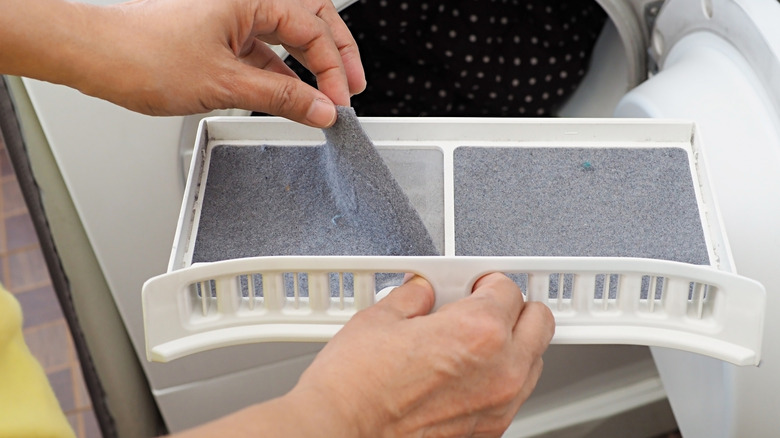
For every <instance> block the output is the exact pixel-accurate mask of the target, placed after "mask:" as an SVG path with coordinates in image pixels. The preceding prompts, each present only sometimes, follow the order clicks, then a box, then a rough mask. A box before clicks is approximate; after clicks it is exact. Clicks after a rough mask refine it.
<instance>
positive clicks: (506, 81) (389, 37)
mask: <svg viewBox="0 0 780 438" xmlns="http://www.w3.org/2000/svg"><path fill="white" fill-rule="evenodd" d="M341 15H342V18H343V19H344V21H345V23H346V24H347V26H348V27H349V29H350V31H351V32H352V34H353V35H354V37H355V39H356V40H357V43H358V47H359V48H360V53H361V58H362V60H363V65H364V68H365V69H366V79H367V81H368V87H367V89H366V90H365V91H364V92H363V93H362V94H360V95H358V96H355V97H353V98H352V105H353V106H354V107H355V110H356V112H357V113H358V115H361V116H391V115H403V116H547V115H551V114H553V113H554V111H555V110H556V109H557V108H558V107H560V105H561V104H562V103H564V102H565V100H566V99H567V98H568V97H569V95H570V94H571V92H572V91H573V90H575V89H576V87H577V86H578V85H579V82H580V80H581V79H582V77H583V76H584V75H585V72H586V71H587V68H588V62H589V59H590V55H591V51H592V49H593V45H594V44H595V41H596V38H597V37H598V35H599V33H600V31H601V29H602V27H603V25H604V22H605V19H606V14H605V13H604V11H603V10H602V9H601V8H600V7H599V6H598V5H597V4H596V3H595V2H592V1H589V2H586V1H582V0H561V1H550V0H518V1H513V0H360V1H359V2H358V3H355V4H354V5H352V6H350V7H348V8H347V9H345V10H344V11H342V13H341ZM288 64H289V65H290V66H291V67H292V68H293V70H294V71H295V72H296V73H298V74H299V75H300V76H301V78H303V79H304V80H305V81H307V82H309V83H311V84H314V78H313V76H312V75H311V73H309V72H308V71H306V70H305V69H304V68H303V67H302V66H301V65H300V64H299V63H298V62H297V61H295V60H294V59H292V58H289V59H288Z"/></svg>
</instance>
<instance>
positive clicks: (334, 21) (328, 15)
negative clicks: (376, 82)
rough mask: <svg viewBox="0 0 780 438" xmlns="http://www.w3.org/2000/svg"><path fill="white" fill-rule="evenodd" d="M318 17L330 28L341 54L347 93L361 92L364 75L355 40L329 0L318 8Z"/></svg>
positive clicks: (364, 80)
mask: <svg viewBox="0 0 780 438" xmlns="http://www.w3.org/2000/svg"><path fill="white" fill-rule="evenodd" d="M319 1H321V0H319ZM318 15H319V17H320V18H322V20H323V21H325V23H326V24H327V25H328V26H330V29H331V33H332V34H333V39H334V41H335V42H336V47H337V48H338V50H339V53H340V54H341V62H342V63H343V64H344V70H345V72H346V74H347V82H348V83H349V92H350V93H351V94H358V93H360V92H362V91H363V90H365V88H366V75H365V72H364V70H363V63H362V61H361V60H360V51H359V50H358V45H357V42H356V41H355V38H354V37H353V36H352V33H351V32H350V31H349V28H348V27H347V25H346V24H345V23H344V20H342V19H341V16H340V15H339V13H338V11H337V10H336V8H335V7H334V6H333V3H332V2H331V1H330V0H325V4H324V5H323V7H322V8H320V12H319V14H318Z"/></svg>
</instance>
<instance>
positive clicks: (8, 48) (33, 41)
mask: <svg viewBox="0 0 780 438" xmlns="http://www.w3.org/2000/svg"><path fill="white" fill-rule="evenodd" d="M97 9H99V7H96V6H92V5H86V4H81V3H71V2H67V1H64V0H0V10H2V11H3V12H2V14H0V47H2V49H0V73H4V74H12V75H19V76H26V77H31V78H35V79H41V80H45V81H49V82H54V83H58V84H65V85H70V86H79V85H80V84H79V83H80V81H79V78H80V77H83V76H84V73H85V72H84V69H86V68H87V65H86V60H87V59H88V54H89V51H90V50H95V49H96V48H95V47H94V41H95V38H94V36H92V37H90V34H91V33H94V32H95V31H96V26H95V23H94V20H90V19H89V17H90V15H92V16H94V13H95V12H96V11H97ZM90 21H93V22H92V23H90ZM91 45H92V46H91ZM80 69H81V72H79V70H80Z"/></svg>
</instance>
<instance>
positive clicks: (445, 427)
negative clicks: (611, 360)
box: [288, 274, 554, 437]
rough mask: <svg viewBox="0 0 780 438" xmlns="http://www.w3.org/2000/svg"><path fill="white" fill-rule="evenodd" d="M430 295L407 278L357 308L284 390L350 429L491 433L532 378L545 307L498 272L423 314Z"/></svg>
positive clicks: (537, 368) (544, 330) (547, 321)
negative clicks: (369, 304)
mask: <svg viewBox="0 0 780 438" xmlns="http://www.w3.org/2000/svg"><path fill="white" fill-rule="evenodd" d="M433 302H434V293H433V290H432V288H431V286H430V284H428V282H427V281H425V280H424V279H422V278H421V277H414V278H413V279H411V280H410V281H409V282H407V283H406V284H404V285H403V286H400V287H398V288H397V289H396V290H394V291H393V292H391V293H390V295H388V296H387V298H385V299H383V300H382V301H380V302H379V303H377V304H376V305H374V306H372V307H370V308H368V309H366V310H363V311H361V312H359V313H358V314H356V315H355V316H354V317H353V318H352V320H351V321H350V322H349V323H348V324H346V325H345V326H344V328H343V330H341V331H340V332H339V333H338V334H337V335H336V336H335V337H334V338H333V340H332V341H331V342H330V343H328V345H326V346H325V348H324V349H323V350H322V351H321V352H320V354H319V355H318V356H317V358H316V359H315V360H314V362H313V363H312V365H311V366H310V367H309V368H308V369H307V370H306V372H305V373H304V374H303V375H302V376H301V379H300V381H299V383H298V385H297V386H296V387H295V389H293V391H292V392H291V393H290V394H288V396H291V397H293V398H295V397H300V398H299V400H306V401H307V403H308V406H312V404H311V402H312V401H315V400H319V401H321V402H322V406H321V409H322V410H320V413H321V414H322V413H323V412H331V413H332V416H331V418H339V416H338V415H337V414H338V413H340V414H341V415H340V417H341V418H343V419H345V420H346V424H347V426H349V425H352V427H354V429H351V430H352V431H354V432H356V435H357V436H453V437H454V436H499V435H500V434H501V433H503V431H504V430H505V429H506V428H507V427H508V426H509V424H510V422H511V421H512V418H513V417H514V416H515V414H516V412H517V410H518V409H519V408H520V405H521V404H522V403H523V402H524V401H525V400H526V399H527V398H528V396H529V395H530V394H531V391H532V390H533V389H534V387H535V385H536V382H537V380H538V379H539V376H540V374H541V371H542V357H541V356H542V353H543V352H544V351H545V350H546V348H547V346H548V344H549V343H550V340H551V338H552V336H553V332H554V320H553V317H552V313H551V312H550V310H549V309H548V308H547V307H546V306H544V305H543V304H541V303H533V302H532V303H525V302H524V301H523V296H522V294H521V292H520V290H519V288H518V287H517V286H516V285H515V283H514V282H512V281H511V280H510V279H509V278H507V277H506V276H504V275H501V274H491V275H487V276H485V277H483V278H481V279H480V280H479V281H477V283H476V284H475V286H474V289H473V293H472V294H471V295H470V296H469V297H467V298H464V299H462V300H459V301H457V302H454V303H452V304H448V305H445V306H443V307H442V308H441V309H439V310H438V311H437V312H435V313H432V314H429V312H430V311H431V309H432V307H433ZM315 405H316V403H315ZM329 415H330V414H329ZM348 430H350V429H348ZM322 432H323V434H324V435H328V436H330V435H329V432H335V431H327V430H323V431H322ZM341 432H344V431H343V430H342V431H341ZM339 436H349V435H339Z"/></svg>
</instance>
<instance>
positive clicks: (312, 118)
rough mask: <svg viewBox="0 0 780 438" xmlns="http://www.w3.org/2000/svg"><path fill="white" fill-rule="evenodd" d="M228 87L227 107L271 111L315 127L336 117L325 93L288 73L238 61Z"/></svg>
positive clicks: (326, 124) (325, 123) (322, 125)
mask: <svg viewBox="0 0 780 438" xmlns="http://www.w3.org/2000/svg"><path fill="white" fill-rule="evenodd" d="M227 88H228V90H227V94H228V96H227V98H226V100H227V102H226V104H225V105H223V106H224V107H226V108H241V109H245V110H251V111H258V112H263V113H266V114H273V115H277V116H282V117H285V118H288V119H290V120H293V121H296V122H300V123H304V124H306V125H309V126H314V127H317V128H325V127H328V126H332V125H333V123H335V121H336V107H335V106H334V105H333V102H332V101H331V100H330V99H329V98H328V97H327V96H325V95H324V94H323V93H322V92H320V91H317V90H316V89H314V88H313V87H311V86H309V85H307V84H306V83H304V82H303V81H301V80H300V79H295V78H292V77H290V76H287V75H283V74H278V73H273V72H269V71H265V70H259V69H257V68H254V67H251V66H249V65H246V64H243V63H237V67H236V68H235V72H234V73H233V74H232V75H230V83H229V85H228V87H227Z"/></svg>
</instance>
